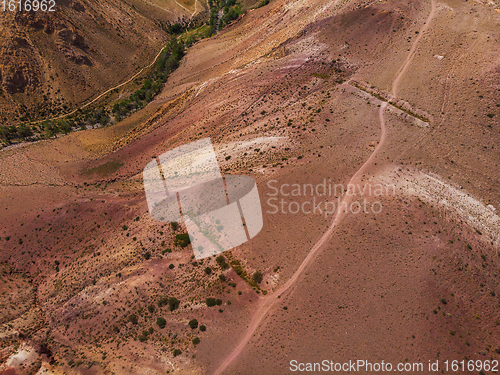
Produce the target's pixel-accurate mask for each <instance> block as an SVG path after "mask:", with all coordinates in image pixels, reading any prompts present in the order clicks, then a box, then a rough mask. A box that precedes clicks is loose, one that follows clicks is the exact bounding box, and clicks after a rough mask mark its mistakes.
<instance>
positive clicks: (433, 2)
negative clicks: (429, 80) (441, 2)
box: [392, 0, 437, 97]
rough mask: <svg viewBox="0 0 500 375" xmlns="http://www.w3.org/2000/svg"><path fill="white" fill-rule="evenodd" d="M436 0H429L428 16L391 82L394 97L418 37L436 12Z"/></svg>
mask: <svg viewBox="0 0 500 375" xmlns="http://www.w3.org/2000/svg"><path fill="white" fill-rule="evenodd" d="M436 1H437V0H431V11H430V13H429V16H428V17H427V19H426V20H425V24H424V26H422V28H421V29H420V31H419V34H418V36H417V38H416V39H415V41H414V42H413V44H412V46H411V48H410V52H409V53H408V55H407V56H406V60H405V62H404V64H403V66H402V67H401V68H400V70H399V72H398V75H397V76H396V78H395V79H394V81H393V82H392V95H394V97H397V96H398V86H399V81H400V80H401V77H402V76H403V74H405V73H406V70H407V69H408V67H409V66H410V63H411V61H412V60H413V57H414V56H415V51H416V49H417V45H418V42H419V41H420V39H421V38H422V36H423V35H424V33H425V32H426V31H427V29H428V28H429V25H430V24H431V20H432V18H433V17H434V13H436Z"/></svg>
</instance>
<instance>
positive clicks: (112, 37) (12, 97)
mask: <svg viewBox="0 0 500 375" xmlns="http://www.w3.org/2000/svg"><path fill="white" fill-rule="evenodd" d="M54 9H55V11H53V12H51V11H45V12H43V11H37V12H35V11H31V12H25V11H22V12H17V11H16V12H9V11H5V12H1V14H0V36H1V39H2V42H1V45H0V73H1V82H0V83H1V86H0V88H1V97H0V108H1V111H0V120H1V122H2V125H8V124H13V123H14V124H17V123H19V122H23V121H24V122H27V121H31V120H39V119H45V118H51V117H55V116H56V115H59V114H62V113H68V112H69V111H70V110H72V109H76V108H78V107H77V106H78V105H81V104H83V103H85V102H87V101H89V100H90V99H93V98H94V97H96V96H97V95H98V94H100V93H102V92H104V91H105V90H107V89H109V88H112V87H114V86H116V85H117V84H119V83H121V82H123V81H125V80H127V79H128V78H130V77H131V76H133V75H134V74H135V73H137V72H139V71H140V70H141V69H142V68H144V67H145V66H146V65H148V64H149V63H150V62H151V61H152V60H153V59H154V57H155V56H156V55H157V53H158V52H159V51H160V49H161V48H162V46H164V45H165V43H166V41H167V40H168V38H169V35H168V34H167V32H166V30H167V25H168V24H169V23H174V22H177V21H178V20H180V19H186V20H187V19H191V18H192V17H197V16H201V15H203V14H206V12H207V10H206V9H207V5H206V3H204V2H200V1H198V0H196V3H195V2H187V3H185V2H182V1H181V2H178V1H174V0H169V1H136V0H133V1H128V2H124V1H116V0H106V1H99V2H95V1H86V0H80V1H76V0H64V1H57V2H56V6H55V7H54Z"/></svg>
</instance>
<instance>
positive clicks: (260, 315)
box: [214, 0, 437, 375]
mask: <svg viewBox="0 0 500 375" xmlns="http://www.w3.org/2000/svg"><path fill="white" fill-rule="evenodd" d="M436 1H437V0H431V11H430V13H429V16H428V17H427V20H426V22H425V24H424V26H423V27H422V28H421V29H420V32H419V36H418V37H417V38H416V39H415V41H414V42H413V44H412V46H411V48H410V51H409V53H408V56H407V57H406V59H405V62H404V64H403V66H402V67H401V68H400V70H399V71H398V73H397V75H396V78H395V79H394V81H393V84H392V94H393V95H394V97H396V96H397V90H398V85H399V81H400V80H401V77H402V76H403V75H404V73H405V72H406V71H407V69H408V67H409V65H410V64H411V61H412V59H413V56H414V54H415V51H416V48H417V45H418V42H419V41H420V39H421V38H422V35H423V34H424V32H425V31H426V30H427V29H428V27H429V25H430V22H431V20H432V18H433V17H434V13H435V10H436ZM386 107H387V103H386V102H384V103H382V104H381V106H380V111H379V119H380V129H381V135H380V142H379V143H378V145H377V147H375V150H374V151H373V153H372V154H371V155H370V157H369V158H368V160H367V161H366V162H365V163H364V164H363V165H362V166H361V168H359V169H358V171H357V172H356V173H355V174H354V175H353V176H352V177H351V179H350V181H349V185H348V186H355V185H358V184H359V185H361V183H362V177H363V174H364V173H366V171H367V169H368V167H369V166H371V165H372V162H373V161H374V159H375V157H376V155H377V154H378V153H379V151H380V149H381V148H382V147H383V146H384V143H385V139H386V133H387V131H386V125H385V119H384V111H385V109H386ZM354 194H355V193H354V192H353V191H352V190H348V191H347V194H346V195H345V196H344V198H343V199H342V201H341V204H340V205H339V207H342V205H343V204H345V205H349V204H350V203H351V201H352V198H353V196H354ZM345 212H346V211H345V210H337V212H336V214H335V216H334V217H333V219H332V222H331V224H330V226H329V227H328V229H327V231H326V232H325V233H324V234H323V236H321V238H320V239H319V241H318V242H316V244H315V245H314V246H313V248H312V249H311V251H310V252H309V253H308V255H307V256H306V258H305V259H304V261H303V262H302V264H301V265H300V266H299V268H298V269H297V271H295V273H294V274H293V276H292V277H291V278H290V279H289V280H288V281H287V282H286V283H285V284H284V285H283V286H282V287H281V288H279V289H278V290H277V291H276V292H275V293H273V294H270V295H268V296H266V297H261V298H260V300H259V303H258V306H257V309H256V310H255V312H254V314H253V316H252V319H251V321H250V324H249V326H248V329H247V331H246V332H245V335H244V336H243V337H242V338H241V340H240V342H239V343H238V345H237V346H236V347H235V348H234V349H233V351H232V352H231V353H229V355H228V356H227V357H226V358H225V359H224V361H223V362H222V363H221V364H220V365H219V367H218V368H217V370H216V371H215V372H214V374H215V375H221V374H223V373H224V371H225V370H226V369H227V368H228V367H229V365H230V364H231V363H232V362H233V361H234V360H235V359H236V358H238V356H239V355H240V354H241V352H242V351H243V349H244V348H245V346H246V344H247V343H248V342H249V341H250V339H251V338H252V336H253V335H254V334H255V332H256V331H257V329H258V328H259V326H260V324H261V322H262V321H263V320H264V319H265V317H266V316H267V313H268V312H269V310H270V309H271V307H272V306H273V305H274V303H275V302H276V300H277V299H278V296H281V295H283V294H284V293H287V292H288V293H291V292H292V287H293V286H294V285H295V284H296V283H297V281H298V279H299V277H300V276H301V275H302V274H303V272H304V271H305V270H306V269H307V268H308V267H309V266H310V265H311V263H312V262H313V261H314V259H316V256H317V255H318V253H319V251H320V250H321V249H322V247H323V245H325V243H327V242H328V240H329V239H330V238H331V235H332V234H333V232H334V230H335V229H336V227H337V225H338V224H339V223H340V222H341V221H342V219H343V218H344V217H345V215H346V213H345Z"/></svg>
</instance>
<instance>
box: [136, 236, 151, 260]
mask: <svg viewBox="0 0 500 375" xmlns="http://www.w3.org/2000/svg"><path fill="white" fill-rule="evenodd" d="M134 238H135V237H134ZM149 258H151V253H150V252H149V251H146V253H145V254H144V259H146V260H149Z"/></svg>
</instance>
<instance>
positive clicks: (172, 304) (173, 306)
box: [168, 297, 180, 311]
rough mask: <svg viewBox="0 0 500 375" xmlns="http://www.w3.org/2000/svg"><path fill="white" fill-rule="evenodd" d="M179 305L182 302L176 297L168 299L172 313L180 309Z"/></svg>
mask: <svg viewBox="0 0 500 375" xmlns="http://www.w3.org/2000/svg"><path fill="white" fill-rule="evenodd" d="M179 304H180V301H179V300H178V299H177V298H175V297H170V298H169V299H168V307H169V309H170V311H174V310H175V309H177V308H178V307H179Z"/></svg>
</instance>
